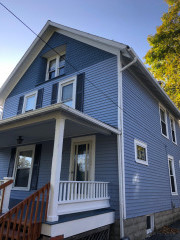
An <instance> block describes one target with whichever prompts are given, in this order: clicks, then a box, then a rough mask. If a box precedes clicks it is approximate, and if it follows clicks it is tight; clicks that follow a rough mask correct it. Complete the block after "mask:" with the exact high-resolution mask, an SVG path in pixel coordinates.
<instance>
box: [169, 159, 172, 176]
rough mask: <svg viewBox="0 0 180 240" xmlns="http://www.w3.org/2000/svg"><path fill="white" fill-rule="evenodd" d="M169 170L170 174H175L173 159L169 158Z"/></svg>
mask: <svg viewBox="0 0 180 240" xmlns="http://www.w3.org/2000/svg"><path fill="white" fill-rule="evenodd" d="M169 172H170V175H173V168H172V161H170V160H169Z"/></svg>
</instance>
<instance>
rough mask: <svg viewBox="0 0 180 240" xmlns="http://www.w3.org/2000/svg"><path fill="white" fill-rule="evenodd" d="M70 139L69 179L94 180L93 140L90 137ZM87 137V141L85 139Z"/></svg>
mask: <svg viewBox="0 0 180 240" xmlns="http://www.w3.org/2000/svg"><path fill="white" fill-rule="evenodd" d="M80 139H81V140H82V141H78V140H80ZM80 139H76V140H77V141H75V140H74V141H72V146H71V167H70V180H71V181H93V180H94V142H93V141H92V139H89V140H88V138H84V141H83V138H80ZM86 139H87V141H85V140H86Z"/></svg>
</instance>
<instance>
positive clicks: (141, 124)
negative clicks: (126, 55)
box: [123, 71, 180, 218]
mask: <svg viewBox="0 0 180 240" xmlns="http://www.w3.org/2000/svg"><path fill="white" fill-rule="evenodd" d="M123 103H124V105H123V107H124V146H125V149H124V152H125V185H126V187H125V190H126V207H127V217H128V218H130V217H136V216H141V215H146V214H151V213H154V212H160V211H164V210H168V209H171V208H172V205H173V204H174V206H175V207H179V206H180V198H179V196H172V195H171V190H170V179H169V169H168V158H167V155H168V154H170V155H172V156H173V157H174V161H175V172H176V178H177V187H178V192H179V194H180V168H179V160H180V147H179V144H180V129H179V126H178V125H177V123H176V131H177V137H178V139H177V141H178V146H176V145H175V144H174V143H172V138H171V132H170V121H169V114H168V131H169V136H170V139H166V138H165V137H163V136H162V135H161V127H160V116H159V103H158V101H157V99H156V98H154V97H153V95H152V94H151V93H150V92H149V91H148V90H147V89H146V88H145V87H144V86H143V85H142V83H140V82H138V81H137V80H136V79H134V78H133V77H132V76H131V74H130V73H128V72H127V71H126V72H124V73H123ZM135 138H136V139H138V140H141V141H143V142H145V143H147V153H148V164H149V165H148V166H145V165H142V164H139V163H136V162H135V152H134V139H135Z"/></svg>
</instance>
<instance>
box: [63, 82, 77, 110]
mask: <svg viewBox="0 0 180 240" xmlns="http://www.w3.org/2000/svg"><path fill="white" fill-rule="evenodd" d="M59 84H60V97H59V99H60V102H61V103H64V104H66V105H67V106H69V107H72V108H75V99H76V77H74V78H71V79H67V80H65V81H62V82H60V83H59Z"/></svg>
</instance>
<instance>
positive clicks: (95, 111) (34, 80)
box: [3, 33, 118, 126]
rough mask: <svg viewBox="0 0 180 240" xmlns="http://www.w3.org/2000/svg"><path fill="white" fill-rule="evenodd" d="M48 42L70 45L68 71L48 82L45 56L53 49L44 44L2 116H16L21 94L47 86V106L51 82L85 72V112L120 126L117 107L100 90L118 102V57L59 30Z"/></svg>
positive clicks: (45, 97) (45, 93)
mask: <svg viewBox="0 0 180 240" xmlns="http://www.w3.org/2000/svg"><path fill="white" fill-rule="evenodd" d="M48 44H49V45H51V46H52V47H57V46H60V45H63V44H66V45H67V48H66V59H67V62H66V69H65V72H66V75H65V76H62V77H57V78H55V79H53V80H50V81H46V82H45V72H46V64H47V61H46V60H45V59H44V58H43V57H42V56H43V54H44V53H45V52H47V51H49V50H50V49H48V47H47V46H45V47H44V48H43V50H42V51H41V52H40V54H39V55H38V56H37V58H36V59H35V60H34V62H33V63H32V64H31V66H30V67H29V69H28V70H27V71H26V73H25V74H24V76H23V77H22V78H21V80H20V81H19V83H18V84H17V85H16V86H15V88H14V89H13V90H12V92H11V93H10V95H9V96H8V98H7V99H6V101H5V106H4V113H3V119H6V118H9V117H13V116H16V114H17V108H18V102H19V97H20V96H22V95H24V94H27V93H29V92H32V91H33V90H36V89H40V88H44V98H43V107H46V106H48V105H50V104H51V91H52V84H54V83H56V82H59V81H62V80H64V79H66V78H68V77H70V76H74V75H76V74H79V73H80V72H85V74H86V78H85V93H84V112H85V113H86V114H89V115H90V116H92V117H94V118H97V119H99V120H101V121H103V122H105V123H107V124H110V125H112V126H117V107H116V106H115V105H114V104H113V103H112V102H111V101H109V100H107V98H106V97H105V96H104V95H103V94H102V93H101V92H99V91H98V88H100V89H101V90H103V91H104V93H105V94H107V93H108V95H109V97H110V98H111V99H112V100H113V101H115V102H117V98H118V92H117V57H116V56H114V55H113V54H110V53H108V52H105V51H102V50H100V49H97V48H95V47H91V46H89V45H87V44H84V43H82V42H79V41H76V40H74V39H72V38H69V37H66V36H64V35H62V34H58V33H54V34H53V35H52V37H51V39H50V40H49V42H48ZM68 63H70V64H72V65H73V66H74V67H75V69H77V71H76V70H75V69H73V68H72V67H71V66H70V65H69V64H68ZM91 82H92V83H94V84H95V85H96V86H97V88H95V87H94V86H93V85H92V83H91ZM39 84H40V85H39Z"/></svg>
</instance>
